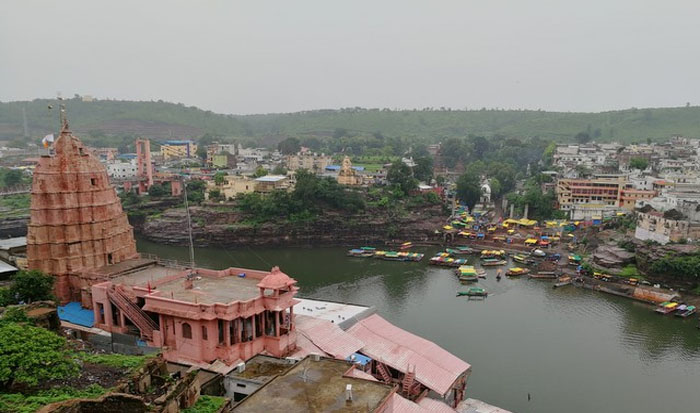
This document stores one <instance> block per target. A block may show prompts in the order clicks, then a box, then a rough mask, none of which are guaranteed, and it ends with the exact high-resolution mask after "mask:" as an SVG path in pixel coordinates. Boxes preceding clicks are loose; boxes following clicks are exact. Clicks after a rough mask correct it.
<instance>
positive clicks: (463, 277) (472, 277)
mask: <svg viewBox="0 0 700 413" xmlns="http://www.w3.org/2000/svg"><path fill="white" fill-rule="evenodd" d="M455 272H456V273H457V275H458V276H459V280H460V281H467V282H474V281H478V280H479V278H478V276H477V272H476V269H474V267H472V266H471V265H462V266H460V267H459V268H457V270H456V271H455Z"/></svg>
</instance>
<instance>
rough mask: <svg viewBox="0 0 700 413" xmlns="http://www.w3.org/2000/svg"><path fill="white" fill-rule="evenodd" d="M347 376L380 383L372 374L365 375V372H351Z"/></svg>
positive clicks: (354, 370)
mask: <svg viewBox="0 0 700 413" xmlns="http://www.w3.org/2000/svg"><path fill="white" fill-rule="evenodd" d="M347 376H348V377H355V378H356V379H363V380H369V381H379V380H377V379H375V378H374V376H372V375H371V374H369V373H365V372H364V371H362V370H358V369H352V370H350V373H348V374H347Z"/></svg>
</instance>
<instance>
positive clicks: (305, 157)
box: [285, 151, 333, 173]
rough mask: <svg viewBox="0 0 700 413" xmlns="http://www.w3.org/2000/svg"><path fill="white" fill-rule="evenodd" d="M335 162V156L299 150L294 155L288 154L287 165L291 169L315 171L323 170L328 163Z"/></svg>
mask: <svg viewBox="0 0 700 413" xmlns="http://www.w3.org/2000/svg"><path fill="white" fill-rule="evenodd" d="M332 162H333V158H331V157H330V156H328V155H325V154H322V153H320V154H319V153H314V152H308V151H307V152H299V153H297V154H294V155H287V156H286V158H285V165H286V167H287V170H289V171H298V170H300V169H306V170H307V171H311V172H314V173H321V172H323V171H324V170H325V169H326V167H327V166H328V165H330V164H331V163H332Z"/></svg>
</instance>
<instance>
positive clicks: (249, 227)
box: [139, 206, 447, 247]
mask: <svg viewBox="0 0 700 413" xmlns="http://www.w3.org/2000/svg"><path fill="white" fill-rule="evenodd" d="M190 212H191V216H192V236H193V239H194V244H195V246H198V247H204V246H222V247H233V246H244V245H245V246H252V245H258V246H262V245H265V246H269V245H358V244H365V243H367V244H369V243H373V244H378V243H379V244H383V243H385V242H391V241H402V242H403V241H421V242H425V241H432V240H437V239H438V236H436V235H435V229H437V228H440V227H441V226H442V225H444V222H445V220H446V219H447V216H444V215H442V211H441V207H440V206H433V207H427V208H421V209H417V210H414V211H412V212H410V213H408V214H406V215H403V216H391V215H387V214H386V213H384V212H383V211H381V210H378V211H367V212H365V213H363V214H353V215H347V214H343V213H334V212H329V213H325V214H324V215H322V216H321V217H318V218H316V219H314V220H313V221H311V222H304V223H289V222H280V223H274V222H272V223H265V224H250V223H246V221H245V217H243V216H241V215H240V214H239V213H238V212H236V211H224V210H217V209H216V208H211V207H193V208H191V209H190ZM139 233H140V235H141V236H143V237H144V238H146V239H148V240H151V241H154V242H158V243H161V244H168V245H187V243H188V233H187V217H186V215H185V210H184V209H169V210H167V211H165V212H164V213H162V214H161V215H159V216H156V217H149V218H148V219H147V220H146V221H145V222H144V223H143V224H142V225H140V226H139Z"/></svg>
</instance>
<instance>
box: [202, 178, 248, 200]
mask: <svg viewBox="0 0 700 413" xmlns="http://www.w3.org/2000/svg"><path fill="white" fill-rule="evenodd" d="M257 184H258V183H257V182H256V181H255V179H253V178H249V177H247V176H242V175H227V176H225V177H224V183H223V184H222V185H216V183H214V182H213V181H208V182H207V189H206V192H205V193H204V196H205V197H206V199H209V196H210V192H211V191H212V190H218V191H219V193H220V194H221V196H222V197H224V198H225V199H231V198H235V197H236V196H238V195H240V194H249V193H251V192H255V188H256V187H257Z"/></svg>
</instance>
